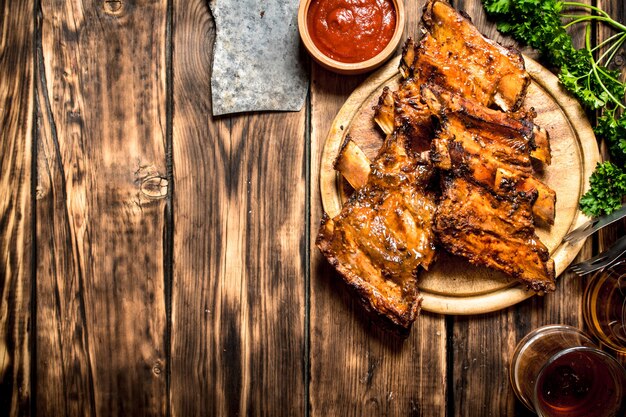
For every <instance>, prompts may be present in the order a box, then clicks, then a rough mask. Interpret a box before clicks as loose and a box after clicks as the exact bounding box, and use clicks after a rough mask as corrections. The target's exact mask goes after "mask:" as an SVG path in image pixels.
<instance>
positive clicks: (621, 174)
mask: <svg viewBox="0 0 626 417" xmlns="http://www.w3.org/2000/svg"><path fill="white" fill-rule="evenodd" d="M483 5H484V7H485V10H486V11H487V13H488V14H489V16H490V17H491V18H493V19H495V20H496V21H497V22H498V30H500V31H501V32H502V33H504V34H507V35H510V36H512V37H514V38H515V39H517V40H518V41H519V42H522V43H524V44H526V45H529V46H531V47H533V48H535V49H537V50H538V51H539V52H540V53H541V54H542V56H543V57H544V58H545V59H546V60H547V61H548V62H549V63H550V65H553V66H554V67H556V68H557V69H558V70H559V79H560V80H561V83H562V84H563V85H564V86H565V88H566V89H567V90H569V91H570V92H571V93H572V94H573V95H574V96H576V97H577V98H578V99H579V100H580V101H581V103H582V104H583V105H584V106H585V107H586V108H588V109H590V110H599V111H600V113H601V114H600V116H599V117H598V119H597V125H596V127H595V129H594V130H595V132H596V134H597V135H598V136H600V137H602V138H604V140H605V142H606V144H607V145H608V148H609V151H610V154H611V159H612V161H613V162H608V161H607V162H604V163H602V164H598V166H597V167H596V169H595V172H594V173H593V175H592V176H591V178H590V180H589V183H590V190H589V191H588V192H587V193H586V194H585V195H583V197H582V198H581V200H580V208H581V210H582V211H583V212H584V213H585V214H587V215H589V216H598V215H600V214H603V213H611V212H613V211H614V210H616V209H618V208H619V207H620V206H621V201H622V198H623V197H624V196H625V195H626V111H624V110H625V109H626V105H625V104H624V96H625V94H626V83H625V82H623V81H621V80H620V73H619V71H616V70H611V69H609V65H610V63H611V62H612V61H613V58H614V57H615V55H616V54H617V52H618V51H619V50H620V48H621V47H622V46H623V45H624V43H626V25H624V24H622V23H620V22H617V21H616V20H614V19H613V18H611V16H610V15H609V14H608V13H606V12H605V11H604V10H602V9H600V8H598V7H595V6H591V5H588V4H583V3H578V2H569V1H557V0H483ZM577 10H578V11H580V10H587V11H589V12H590V13H589V14H580V13H575V11H577ZM592 22H599V23H602V24H605V25H608V26H610V27H611V28H612V29H613V30H614V33H613V34H612V35H611V36H610V37H608V38H607V39H605V40H604V41H602V42H601V43H599V44H597V45H592V42H591V26H590V23H592ZM576 24H585V25H586V27H585V46H584V47H583V48H581V49H577V48H575V47H574V44H573V42H572V38H571V36H570V35H569V34H568V33H567V28H568V27H570V26H572V25H576Z"/></svg>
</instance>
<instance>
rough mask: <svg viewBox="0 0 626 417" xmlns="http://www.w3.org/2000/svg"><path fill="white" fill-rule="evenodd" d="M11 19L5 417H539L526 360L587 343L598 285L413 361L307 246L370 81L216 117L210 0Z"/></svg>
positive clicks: (318, 88)
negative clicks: (524, 382)
mask: <svg viewBox="0 0 626 417" xmlns="http://www.w3.org/2000/svg"><path fill="white" fill-rule="evenodd" d="M218 1H219V0H218ZM597 3H599V4H600V5H601V6H602V7H603V8H604V9H605V10H607V11H609V12H610V13H612V14H613V15H614V16H621V20H622V21H624V20H626V10H625V8H624V3H623V2H622V1H621V0H611V1H604V0H599V1H598V2H597ZM0 5H1V7H0V10H2V13H1V14H0V29H1V30H0V36H1V38H0V195H1V196H2V197H1V198H0V255H1V257H0V415H3V416H26V415H39V416H65V415H72V416H74V415H89V416H114V415H132V416H135V415H158V416H169V415H171V416H244V415H245V416H247V415H251V416H316V417H317V416H319V417H322V416H378V415H380V416H426V417H432V416H522V415H530V413H529V412H528V411H526V410H525V409H524V407H523V406H522V405H521V403H519V402H518V401H517V400H516V399H515V396H514V394H513V391H512V390H511V388H510V385H509V375H508V365H509V361H510V359H511V354H512V351H513V348H514V346H515V344H516V342H517V341H518V340H519V339H520V338H521V337H522V336H523V335H524V334H526V333H527V332H528V331H530V330H531V329H533V328H535V327H538V326H540V325H542V324H547V323H567V324H571V325H574V326H579V327H582V326H583V322H582V316H581V312H580V305H581V303H580V298H581V292H582V290H583V286H584V280H582V279H578V278H576V277H574V276H572V275H571V274H564V275H562V276H561V277H560V278H559V283H558V289H557V291H556V293H554V294H551V295H549V296H546V297H533V298H531V299H529V300H527V301H525V302H523V303H520V304H519V305H516V306H514V307H511V308H508V309H505V310H502V311H499V312H496V313H490V314H485V315H479V316H459V317H446V316H441V315H437V314H430V313H423V314H422V315H421V317H420V318H419V319H418V320H417V322H416V323H415V325H414V327H413V330H412V332H411V335H410V337H409V338H408V339H406V340H400V339H396V338H394V337H391V336H389V335H388V334H386V333H384V332H382V331H380V330H379V329H378V327H376V326H375V325H373V324H372V323H371V322H370V320H369V318H368V316H367V315H365V314H364V313H363V311H362V309H361V308H360V307H359V306H358V305H357V303H356V302H355V299H354V298H353V297H352V296H351V294H350V293H349V292H348V291H347V290H346V288H345V287H344V286H342V285H339V284H338V283H339V280H338V277H337V276H336V275H335V274H334V272H333V270H332V269H331V268H330V267H329V266H328V264H327V263H326V262H325V261H324V260H323V259H322V257H321V256H320V254H319V253H318V251H317V250H316V249H315V247H314V243H313V242H314V239H315V235H316V230H317V227H318V221H319V219H320V216H321V205H320V198H319V188H318V174H319V160H320V154H321V150H322V146H323V142H324V138H325V136H326V133H327V130H328V128H329V126H330V124H331V122H332V119H333V117H334V116H335V114H336V112H337V110H338V109H339V108H340V106H341V105H342V103H343V102H344V100H345V99H346V97H347V96H348V95H349V94H350V92H351V91H352V90H353V89H354V88H355V87H356V86H357V85H358V84H359V83H360V82H362V81H363V80H364V77H362V76H359V77H356V76H352V77H349V76H339V75H335V74H332V73H330V72H328V71H326V70H324V69H322V68H320V67H319V66H317V65H315V64H310V76H311V84H310V92H309V95H308V99H307V103H306V106H305V108H303V109H302V110H301V111H300V112H297V113H253V114H241V115H236V116H232V117H219V118H214V117H212V116H211V100H210V97H211V95H210V75H211V54H212V41H213V39H214V34H215V28H214V25H213V21H212V18H211V15H210V13H209V10H208V7H207V2H206V0H189V1H175V0H171V1H167V0H153V1H145V0H138V1H133V2H127V1H109V0H107V1H97V2H96V1H91V0H84V1H75V0H68V1H65V2H63V1H51V0H41V1H35V2H34V4H33V3H32V2H27V1H19V0H16V1H13V0H0ZM422 5H423V1H422V0H420V1H407V2H406V8H407V14H408V21H407V25H406V31H405V33H406V34H407V35H409V34H415V32H416V29H415V28H416V22H417V21H418V19H419V16H420V15H421V7H422ZM455 6H457V7H459V8H461V9H465V10H466V11H467V12H468V13H469V14H470V15H472V16H473V18H474V22H475V23H476V25H477V26H478V27H479V28H480V29H481V30H482V31H483V32H484V33H486V34H488V35H489V36H492V37H493V38H495V39H498V40H503V38H502V37H501V35H499V34H498V33H497V32H496V31H495V29H494V26H493V24H492V23H491V22H488V21H487V20H486V18H485V16H484V13H483V11H482V8H481V5H480V2H479V1H478V0H458V1H456V2H455ZM259 7H261V6H259ZM596 33H597V36H598V39H602V38H604V37H606V36H607V35H606V32H605V31H604V30H598V31H597V32H596ZM578 35H580V33H579V34H578ZM505 42H507V43H511V42H510V40H505ZM526 52H530V51H526ZM622 58H623V56H622ZM621 62H624V60H623V59H621ZM623 233H624V227H623V224H622V225H621V226H619V227H615V228H612V229H611V230H609V231H606V232H603V233H601V234H600V235H599V237H594V238H593V239H590V240H589V241H588V243H587V244H586V245H585V247H584V248H583V250H582V252H581V254H580V256H579V259H582V258H586V257H589V256H591V255H592V254H593V253H596V252H598V251H599V250H601V249H602V248H604V247H606V246H607V245H608V244H610V243H611V242H612V241H614V240H615V239H616V237H617V236H619V235H621V234H623Z"/></svg>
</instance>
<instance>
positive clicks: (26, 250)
mask: <svg viewBox="0 0 626 417" xmlns="http://www.w3.org/2000/svg"><path fill="white" fill-rule="evenodd" d="M34 26H35V19H34V16H33V6H32V4H29V3H28V2H15V1H8V0H7V1H0V74H2V75H1V79H0V196H1V197H0V415H2V416H12V417H13V416H28V415H31V414H32V412H33V410H31V408H30V406H31V401H30V400H31V395H32V392H31V367H32V362H31V342H32V337H33V334H32V319H33V318H32V317H31V303H32V302H33V300H32V298H31V293H32V292H31V286H32V284H33V282H32V274H33V267H32V259H33V252H32V251H33V248H34V244H33V240H32V235H33V233H32V228H33V226H34V225H33V222H32V220H33V219H32V214H33V209H32V207H33V200H32V193H31V179H32V169H31V168H32V160H33V155H32V146H33V142H32V140H33V97H34V93H33V92H34V67H33V45H34V43H33V42H34Z"/></svg>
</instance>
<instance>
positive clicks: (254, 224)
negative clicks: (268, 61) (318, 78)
mask: <svg viewBox="0 0 626 417" xmlns="http://www.w3.org/2000/svg"><path fill="white" fill-rule="evenodd" d="M213 37H214V28H213V26H212V22H211V20H210V14H209V11H208V9H207V7H206V2H205V1H204V0H197V1H192V2H176V3H175V4H174V19H173V43H174V55H173V74H174V129H173V144H174V148H173V156H174V177H175V179H176V189H175V193H174V224H175V233H174V252H173V254H174V274H173V276H174V287H173V301H172V370H171V373H172V376H171V380H172V384H171V386H172V389H171V393H170V401H171V411H172V415H173V416H191V415H198V416H237V415H240V416H295V415H303V414H304V412H305V410H304V408H305V406H306V399H305V397H304V394H305V386H304V383H305V368H304V363H305V362H304V361H305V357H304V355H305V351H304V346H305V344H304V340H305V339H304V314H305V282H306V280H305V262H306V261H307V247H306V239H305V228H306V224H307V222H306V192H307V190H306V187H305V184H306V171H305V151H306V140H305V116H306V110H305V109H303V110H302V111H301V112H299V113H284V112H283V113H257V114H240V115H235V116H233V117H229V118H226V117H223V118H213V117H212V116H211V101H210V97H211V93H210V75H211V73H210V67H211V66H210V56H211V55H210V54H211V51H210V48H208V47H209V45H212V42H213ZM189 387H193V389H192V390H190V389H189Z"/></svg>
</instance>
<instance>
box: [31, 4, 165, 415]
mask: <svg viewBox="0 0 626 417" xmlns="http://www.w3.org/2000/svg"><path fill="white" fill-rule="evenodd" d="M166 11H167V8H166V1H138V2H134V3H126V2H124V3H122V2H96V1H69V2H61V1H52V0H50V1H43V2H42V4H41V22H40V24H41V48H40V51H39V60H40V62H39V64H38V69H39V79H40V83H39V86H38V87H39V92H38V96H37V97H38V102H39V118H40V120H39V122H40V143H39V146H38V150H37V151H38V157H37V158H38V170H39V177H38V194H37V198H38V204H37V216H38V224H37V234H38V242H37V253H38V254H39V256H38V259H37V274H38V275H37V297H38V310H37V329H36V330H37V355H36V357H37V370H38V374H37V399H36V404H37V410H38V413H40V415H50V416H62V415H89V416H116V415H164V414H165V412H166V405H167V402H166V401H167V392H166V372H165V370H166V366H167V362H166V361H167V358H166V349H165V343H166V310H165V290H164V286H165V282H164V281H165V273H164V246H165V245H164V235H165V229H166V223H165V216H164V209H165V197H166V195H167V184H166V182H165V181H164V179H163V178H164V177H165V174H166V159H165V141H166V138H165V126H166V123H167V120H166V114H165V92H166V89H165V82H166V71H165V63H166V61H165V58H166V55H165V52H166V36H165V29H166Z"/></svg>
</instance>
